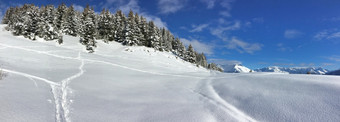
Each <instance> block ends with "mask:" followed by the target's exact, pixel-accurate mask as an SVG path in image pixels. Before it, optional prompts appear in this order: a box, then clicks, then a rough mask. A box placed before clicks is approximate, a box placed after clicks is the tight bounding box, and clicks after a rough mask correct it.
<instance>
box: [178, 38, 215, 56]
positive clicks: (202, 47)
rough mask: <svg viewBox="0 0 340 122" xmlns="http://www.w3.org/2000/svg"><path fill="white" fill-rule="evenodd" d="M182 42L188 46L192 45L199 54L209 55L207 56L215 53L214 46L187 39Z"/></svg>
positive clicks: (182, 39)
mask: <svg viewBox="0 0 340 122" xmlns="http://www.w3.org/2000/svg"><path fill="white" fill-rule="evenodd" d="M180 40H181V41H182V42H183V44H184V45H186V46H189V45H190V44H191V45H192V46H193V47H194V49H195V50H196V51H197V52H199V53H202V52H203V53H204V54H207V55H212V54H213V53H214V50H213V46H212V45H209V44H206V43H203V42H201V41H199V40H196V39H192V40H189V39H186V38H181V39H180Z"/></svg>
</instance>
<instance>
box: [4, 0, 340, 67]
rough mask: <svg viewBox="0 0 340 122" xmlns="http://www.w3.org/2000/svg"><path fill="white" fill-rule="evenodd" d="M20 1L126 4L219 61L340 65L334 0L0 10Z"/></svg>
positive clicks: (136, 2) (157, 1)
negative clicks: (63, 5) (26, 6)
mask: <svg viewBox="0 0 340 122" xmlns="http://www.w3.org/2000/svg"><path fill="white" fill-rule="evenodd" d="M24 2H26V3H33V4H35V5H39V6H41V5H47V4H54V5H58V4H60V3H61V2H64V3H66V4H67V5H71V4H74V6H75V8H76V9H78V10H81V9H82V8H83V7H84V6H86V4H89V5H91V6H93V7H94V8H95V11H97V12H100V11H101V10H102V9H103V8H108V9H110V10H111V11H112V12H114V11H115V10H117V9H121V10H123V11H124V12H128V11H129V10H130V9H132V10H133V11H135V12H138V13H139V14H141V15H143V16H145V17H146V18H147V19H148V20H153V21H155V23H156V24H157V25H158V26H161V27H166V28H168V29H169V30H170V31H171V32H172V33H173V34H174V35H176V36H178V37H180V38H181V39H182V41H183V42H185V43H186V44H192V45H193V46H194V48H195V49H196V50H197V51H199V52H204V53H206V54H207V57H208V59H209V60H210V61H212V62H216V63H219V64H228V63H242V64H243V65H245V66H247V67H249V68H252V69H254V68H262V67H266V66H274V65H275V66H282V67H309V66H313V67H319V66H321V67H325V68H327V69H330V70H335V69H339V68H340V7H339V5H340V1H339V0H313V1H311V0H285V1H283V0H101V1H100V0H90V1H88V2H84V1H83V0H73V1H72V0H67V1H66V0H65V1H61V0H59V1H57V0H45V1H43V0H27V1H21V0H11V1H4V0H1V1H0V9H1V10H2V11H1V13H0V16H3V14H4V11H5V9H6V8H7V7H8V6H16V5H22V4H24Z"/></svg>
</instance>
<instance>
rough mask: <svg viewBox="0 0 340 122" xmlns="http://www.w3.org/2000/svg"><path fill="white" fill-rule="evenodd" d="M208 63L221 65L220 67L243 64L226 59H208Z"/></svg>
mask: <svg viewBox="0 0 340 122" xmlns="http://www.w3.org/2000/svg"><path fill="white" fill-rule="evenodd" d="M208 62H213V63H216V64H219V65H231V64H242V62H241V61H237V60H226V59H208Z"/></svg>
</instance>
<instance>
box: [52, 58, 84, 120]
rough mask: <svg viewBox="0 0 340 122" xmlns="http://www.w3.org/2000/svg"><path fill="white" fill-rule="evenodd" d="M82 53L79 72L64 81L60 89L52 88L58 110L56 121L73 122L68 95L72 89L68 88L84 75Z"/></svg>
mask: <svg viewBox="0 0 340 122" xmlns="http://www.w3.org/2000/svg"><path fill="white" fill-rule="evenodd" d="M80 54H81V53H80V52H79V53H78V57H77V59H79V60H81V64H80V66H79V68H78V69H79V72H78V73H76V74H74V75H72V76H70V77H68V78H66V79H64V80H62V81H61V82H60V84H61V86H60V87H55V86H51V88H52V93H53V96H54V101H55V109H56V121H57V122H64V121H65V122H71V118H70V116H69V114H70V103H71V102H70V101H71V100H69V99H68V93H69V92H70V88H69V87H68V84H69V83H70V82H71V80H73V79H75V78H78V77H80V76H81V75H82V74H83V73H84V70H83V67H84V65H85V61H84V60H83V59H81V57H80Z"/></svg>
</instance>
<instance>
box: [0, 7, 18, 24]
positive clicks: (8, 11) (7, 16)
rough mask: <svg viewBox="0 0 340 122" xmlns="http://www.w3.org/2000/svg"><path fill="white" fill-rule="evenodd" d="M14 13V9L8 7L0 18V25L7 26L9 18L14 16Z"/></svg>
mask: <svg viewBox="0 0 340 122" xmlns="http://www.w3.org/2000/svg"><path fill="white" fill-rule="evenodd" d="M14 11H15V8H13V7H10V8H9V9H7V11H6V13H5V16H4V17H3V18H2V21H1V23H2V24H8V23H9V21H10V19H11V16H12V15H13V14H14Z"/></svg>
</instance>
